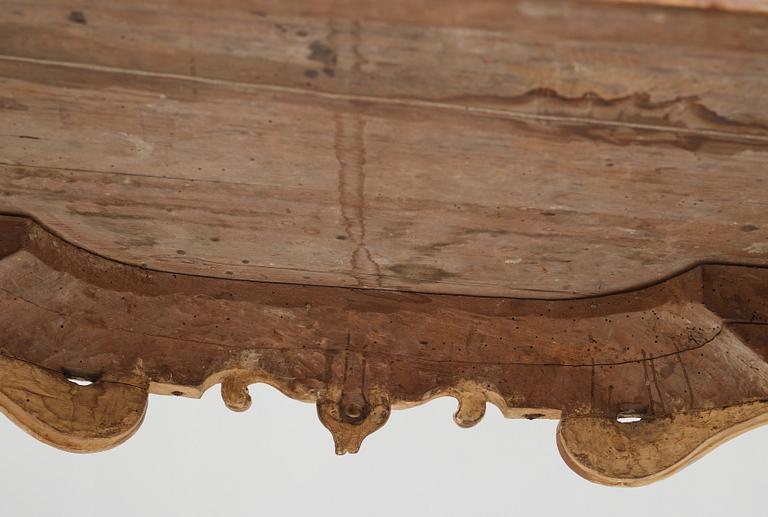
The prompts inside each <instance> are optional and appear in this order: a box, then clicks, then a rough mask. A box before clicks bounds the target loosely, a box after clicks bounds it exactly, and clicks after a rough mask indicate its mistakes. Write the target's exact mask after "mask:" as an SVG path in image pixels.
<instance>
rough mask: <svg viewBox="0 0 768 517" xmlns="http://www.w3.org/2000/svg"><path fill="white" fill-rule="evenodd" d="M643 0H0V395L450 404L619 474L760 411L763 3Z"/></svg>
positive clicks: (765, 106)
mask: <svg viewBox="0 0 768 517" xmlns="http://www.w3.org/2000/svg"><path fill="white" fill-rule="evenodd" d="M656 3H662V4H670V3H671V4H674V5H675V6H676V7H673V6H670V5H654V4H645V3H643V4H640V3H637V4H636V3H634V2H585V1H576V0H551V1H550V0H547V1H537V2H532V1H525V0H516V1H507V0H504V1H502V0H482V1H478V2H465V1H459V0H444V1H438V0H416V1H405V0H395V1H393V2H387V3H386V4H384V3H375V2H365V1H354V0H340V1H339V0H315V1H312V2H299V1H287V2H286V1H280V2H277V1H269V0H258V1H251V0H220V1H219V2H215V3H214V2H211V1H210V0H185V1H184V2H182V1H180V0H159V1H150V0H136V1H133V2H130V3H126V2H122V1H118V0H101V1H99V2H84V3H82V4H81V5H79V6H77V7H76V8H74V7H73V6H72V4H71V3H68V2H64V1H61V0H42V1H31V0H8V1H7V2H4V4H3V6H2V8H0V214H2V215H0V328H2V330H3V340H2V341H0V409H2V411H3V412H4V413H5V414H7V415H8V416H10V417H11V419H13V420H15V421H16V422H17V423H19V424H20V425H21V426H22V427H24V428H25V429H27V430H28V431H29V432H30V433H32V434H33V435H35V436H37V437H38V438H40V439H41V440H43V441H45V442H47V443H51V444H53V445H56V446H58V447H61V448H64V449H67V450H74V451H81V452H85V451H94V450H101V449H104V448H107V447H111V446H114V445H115V444H117V443H120V442H121V441H122V440H124V439H126V438H127V437H128V436H130V435H131V434H132V433H133V432H135V430H136V428H137V427H138V425H139V424H140V422H141V418H142V416H143V414H144V408H145V404H146V398H147V394H148V393H154V394H163V395H176V396H190V397H199V396H200V395H201V394H202V393H203V392H204V391H205V390H206V389H208V388H209V387H211V386H212V385H215V384H219V383H221V385H222V397H223V399H224V402H225V404H226V405H227V406H228V407H230V408H231V409H233V410H236V411H243V410H245V409H247V408H248V407H249V405H250V402H251V401H250V396H249V394H248V385H249V384H252V383H255V382H264V383H268V384H271V385H273V386H275V387H276V388H278V389H279V390H281V391H282V392H283V393H285V394H286V395H288V396H290V397H292V398H295V399H297V400H302V401H305V402H311V403H314V404H316V406H317V410H318V416H319V418H320V420H321V421H322V423H323V424H324V425H325V426H326V427H327V428H328V429H329V430H330V432H331V434H332V435H333V438H334V443H335V447H336V451H337V452H338V453H339V454H343V453H346V452H356V451H357V450H358V449H359V447H360V445H361V443H362V441H363V439H364V438H365V437H366V436H367V435H369V434H370V433H372V432H374V431H375V430H377V429H379V428H380V427H381V426H382V425H384V424H385V423H386V422H387V419H388V417H389V414H390V412H391V410H392V409H399V408H407V407H411V406H414V405H417V404H422V403H424V402H426V401H428V400H431V399H433V398H435V397H439V396H451V397H454V398H456V399H457V401H458V404H459V405H458V409H457V411H456V414H455V415H454V420H455V422H456V423H457V424H458V425H460V426H462V427H471V426H472V425H474V424H476V423H477V422H478V421H479V420H480V419H482V417H483V415H484V413H485V408H486V405H487V403H488V402H490V403H492V404H494V405H496V406H497V407H499V409H500V410H501V411H502V412H503V413H504V415H505V416H508V417H510V418H529V419H535V418H559V419H561V424H560V427H559V429H558V435H557V443H558V447H559V449H560V451H561V454H562V455H563V457H564V459H565V460H566V462H567V463H568V464H569V465H570V466H571V467H572V468H573V469H574V470H575V471H576V472H577V473H579V474H580V475H582V476H584V477H586V478H588V479H590V480H593V481H597V482H601V483H606V484H618V485H633V486H634V485H640V484H644V483H648V482H651V481H655V480H658V479H660V478H662V477H664V476H666V475H669V474H670V473H672V472H674V471H676V470H678V469H679V468H682V467H684V466H685V465H687V464H689V463H690V462H691V461H694V460H695V459H696V458H697V457H699V456H700V455H701V454H703V453H704V452H706V451H708V450H710V449H711V448H712V447H714V446H715V445H717V444H718V443H721V442H722V441H724V440H726V439H728V438H731V437H733V436H735V435H736V434H738V433H740V432H742V431H744V430H746V429H749V428H751V427H753V426H755V425H759V424H762V423H764V422H765V414H766V412H765V411H766V407H765V404H766V402H768V362H767V361H768V330H767V329H768V97H766V96H765V95H764V92H765V91H766V90H767V89H768V17H766V16H763V15H760V14H756V12H759V11H761V10H763V8H764V4H763V3H761V2H758V1H754V0H744V1H738V0H718V1H717V2H715V3H713V4H711V6H712V7H714V8H715V9H687V8H680V5H683V4H684V5H694V4H695V5H696V6H697V7H700V6H702V5H703V2H699V1H698V0H690V1H689V0H671V1H667V0H661V1H660V2H656ZM707 6H710V4H707ZM67 379H87V380H89V381H92V382H93V384H91V385H90V386H77V385H75V384H73V383H71V382H69V381H67ZM626 416H632V417H635V418H637V419H639V421H637V422H634V423H624V422H623V421H622V419H623V418H624V417H626Z"/></svg>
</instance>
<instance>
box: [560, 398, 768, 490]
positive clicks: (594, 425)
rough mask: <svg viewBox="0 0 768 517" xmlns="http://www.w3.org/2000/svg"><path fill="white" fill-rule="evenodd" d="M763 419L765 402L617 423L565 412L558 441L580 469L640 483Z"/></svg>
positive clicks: (602, 479)
mask: <svg viewBox="0 0 768 517" xmlns="http://www.w3.org/2000/svg"><path fill="white" fill-rule="evenodd" d="M766 422H768V402H753V403H747V404H741V405H738V406H731V407H725V408H715V409H709V410H703V411H682V412H680V413H677V414H675V415H671V416H665V417H662V418H653V419H650V420H640V421H638V422H626V423H621V422H618V421H615V420H610V419H607V418H604V417H590V416H582V417H574V418H564V419H563V420H561V421H560V425H559V426H558V429H557V446H558V449H559V450H560V454H561V455H562V457H563V459H564V460H565V461H566V463H568V465H569V466H570V467H571V468H572V469H573V470H574V471H576V472H577V473H578V474H579V475H581V476H583V477H585V478H586V479H589V480H591V481H596V482H598V483H603V484H606V485H624V486H640V485H646V484H648V483H651V482H653V481H658V480H659V479H663V478H665V477H667V476H669V475H671V474H673V473H675V472H676V471H678V470H680V469H681V468H683V467H685V466H687V465H689V464H690V463H692V462H694V461H696V460H697V459H698V458H699V457H701V456H703V455H704V454H706V453H707V452H709V451H710V450H712V449H713V448H715V447H717V446H718V445H720V444H721V443H723V442H725V441H727V440H730V439H731V438H735V437H736V436H738V435H740V434H742V433H744V432H746V431H749V430H750V429H754V428H755V427H758V426H761V425H764V424H765V423H766Z"/></svg>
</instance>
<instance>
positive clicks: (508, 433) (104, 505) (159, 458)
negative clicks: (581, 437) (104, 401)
mask: <svg viewBox="0 0 768 517" xmlns="http://www.w3.org/2000/svg"><path fill="white" fill-rule="evenodd" d="M251 394H252V395H253V399H254V400H253V406H252V407H251V409H250V410H249V411H248V412H246V413H234V412H231V411H229V410H228V409H226V408H225V407H224V404H223V403H222V402H221V399H220V398H219V389H218V387H214V388H212V389H211V390H209V391H208V392H207V393H206V394H205V396H204V397H203V400H192V399H184V398H174V397H161V396H151V397H150V402H149V409H148V412H147V417H146V420H145V422H144V424H143V426H142V427H141V428H140V429H139V431H138V433H137V434H136V435H135V436H134V437H133V438H131V439H130V440H128V441H127V442H126V443H124V444H123V445H121V446H119V447H117V448H116V449H113V450H111V451H107V452H102V453H98V454H90V455H76V454H70V453H65V452H61V451H58V450H56V449H53V448H51V447H49V446H46V445H43V444H41V443H40V442H38V441H37V440H35V439H33V438H31V437H29V436H27V435H26V434H25V433H24V432H23V431H21V430H19V429H18V428H16V427H15V425H14V424H12V423H11V422H10V421H9V420H7V419H5V418H2V417H0V438H1V440H0V496H1V497H0V516H2V517H23V516H45V517H59V516H66V517H69V516H82V517H86V516H94V517H95V516H99V517H122V516H126V517H127V516H130V517H152V516H174V515H179V516H184V517H193V516H206V517H211V516H222V517H237V516H246V515H247V516H269V517H273V516H277V515H296V516H302V517H316V516H325V515H328V516H331V515H332V516H343V515H360V516H365V517H375V516H385V515H386V516H408V517H410V516H413V517H421V516H425V515H426V516H453V515H455V516H462V517H475V516H494V515H503V516H514V515H554V514H555V513H558V514H560V515H564V516H568V517H571V516H580V515H584V516H590V517H595V516H603V515H605V516H608V515H610V516H613V517H615V516H617V515H621V516H643V517H649V516H652V517H663V516H667V515H670V516H688V515H690V516H696V517H700V516H709V515H712V516H751V515H759V516H762V515H765V514H766V505H765V496H766V494H765V492H763V490H765V489H766V477H765V475H764V473H763V472H762V468H763V466H764V465H765V457H766V454H765V452H766V451H768V427H766V428H761V429H757V430H754V431H751V432H749V433H747V434H746V435H742V436H740V437H738V438H736V439H735V440H733V441H731V442H727V443H726V444H724V445H722V446H721V447H719V448H718V449H716V450H715V451H714V452H712V453H710V454H709V455H707V456H705V457H704V458H703V459H701V460H699V461H698V462H697V463H695V464H693V465H692V466H690V467H688V468H686V469H684V470H683V471H681V472H679V473H678V474H676V475H674V476H672V477H671V478H668V479H667V480H664V481H661V482H659V483H656V484H654V485H651V486H648V487H643V488H633V489H629V488H608V487H603V486H599V485H595V484H592V483H589V482H587V481H585V480H583V479H581V478H580V477H578V476H576V475H575V474H573V473H572V472H571V471H570V470H569V469H568V468H567V467H566V466H565V464H564V463H563V462H562V460H561V459H560V456H559V454H558V452H557V448H556V445H555V427H556V424H557V422H555V421H530V422H529V421H518V420H505V419H504V418H502V417H501V415H500V414H499V412H498V411H497V410H496V409H495V407H493V406H490V405H489V407H488V413H487V414H486V417H485V419H484V420H483V421H482V422H480V424H479V425H478V426H476V427H474V428H472V429H461V428H459V427H457V426H456V425H455V424H454V423H453V421H452V419H451V416H452V413H453V411H454V410H455V408H456V402H455V401H454V400H453V399H448V398H444V399H438V400H435V401H432V402H429V403H427V404H426V405H423V406H420V407H417V408H413V409H408V410H404V411H394V412H393V413H392V416H391V417H390V420H389V422H388V423H387V425H386V426H384V428H382V429H381V430H379V431H377V432H376V433H374V434H373V435H371V436H369V437H368V438H367V439H366V441H365V442H364V443H363V447H362V449H361V451H360V453H359V454H357V455H346V456H342V457H337V456H335V455H334V454H333V441H332V439H331V436H330V433H328V431H327V430H326V429H325V428H324V427H323V426H322V424H320V421H319V420H318V419H317V415H316V412H315V408H314V406H313V405H310V404H305V403H301V402H296V401H293V400H291V399H288V398H286V397H285V396H283V395H281V394H279V393H278V392H277V391H276V390H274V389H273V388H270V387H268V386H264V385H258V386H252V387H251Z"/></svg>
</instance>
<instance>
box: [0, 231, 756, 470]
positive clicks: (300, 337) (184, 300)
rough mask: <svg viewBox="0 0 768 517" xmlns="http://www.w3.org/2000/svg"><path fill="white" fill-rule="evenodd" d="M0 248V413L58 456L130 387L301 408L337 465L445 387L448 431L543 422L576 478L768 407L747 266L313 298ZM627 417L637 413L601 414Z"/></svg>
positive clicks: (678, 462) (93, 441) (327, 292)
mask: <svg viewBox="0 0 768 517" xmlns="http://www.w3.org/2000/svg"><path fill="white" fill-rule="evenodd" d="M0 256H4V258H2V259H1V260H0V328H2V330H3V341H2V343H0V368H2V374H1V375H0V395H1V396H2V398H0V405H2V408H3V411H4V412H5V413H6V414H8V415H9V416H10V417H11V418H12V419H13V420H14V421H16V422H17V423H19V424H20V425H21V426H22V427H24V428H25V429H27V430H28V431H30V432H31V433H32V434H33V435H35V436H37V437H38V438H40V439H42V440H43V441H46V442H48V443H51V444H53V445H55V446H57V447H61V448H64V449H67V450H75V451H82V452H86V451H95V450H101V449H104V448H108V447H111V446H113V445H115V444H117V443H120V442H121V441H122V440H124V439H126V438H127V437H128V436H130V435H131V434H132V433H133V432H134V431H135V429H136V427H137V426H138V425H139V423H140V422H141V418H142V416H143V414H144V408H145V405H146V396H147V392H151V393H156V394H173V395H183V396H191V397H198V396H200V394H201V393H202V392H203V391H204V390H206V389H207V388H208V387H210V386H212V385H213V384H216V383H222V397H223V399H224V401H225V403H226V405H227V406H228V407H230V408H231V409H233V410H236V411H242V410H245V409H247V408H248V406H249V405H250V397H249V395H248V385H249V384H252V383H254V382H265V383H269V384H271V385H273V386H275V387H277V388H278V389H280V390H281V391H282V392H283V393H285V394H286V395H288V396H290V397H292V398H295V399H297V400H303V401H306V402H313V403H316V404H317V408H318V415H319V417H320V420H321V421H322V422H323V424H324V425H325V426H326V427H327V428H328V429H329V430H330V431H331V433H332V434H333V437H334V441H335V444H336V451H337V452H338V453H340V454H342V453H345V452H356V451H357V450H358V448H359V447H360V444H361V442H362V441H363V439H364V438H365V437H366V436H367V435H368V434H370V433H372V432H374V431H375V430H376V429H378V428H379V427H381V426H382V425H384V424H385V423H386V421H387V418H388V416H389V413H390V411H391V409H397V408H407V407H411V406H414V405H417V404H421V403H423V402H425V401H428V400H430V399H432V398H435V397H438V396H446V395H447V396H452V397H455V398H456V399H457V400H458V401H459V404H460V405H459V409H458V411H457V413H456V415H454V419H455V421H456V423H457V424H459V425H461V426H463V427H470V426H472V425H474V424H475V423H477V422H478V421H479V420H480V419H481V418H482V417H483V415H484V413H485V406H486V404H487V403H488V402H490V403H493V404H495V405H496V406H498V407H499V408H500V409H501V410H502V412H503V413H504V414H505V415H506V416H508V417H510V418H528V419H533V418H562V422H561V426H560V428H559V430H558V445H559V447H560V450H561V452H562V454H563V456H564V458H565V459H566V461H567V462H568V464H569V465H571V467H572V468H573V469H574V470H575V471H576V472H578V473H579V474H581V475H583V476H585V477H586V478H588V479H591V480H593V481H598V482H603V483H609V484H624V485H637V484H643V483H647V482H650V481H653V480H655V479H658V478H660V477H663V476H665V475H667V474H669V473H670V472H673V471H675V470H677V469H679V468H681V467H683V466H685V465H686V464H688V463H689V462H690V461H692V460H693V459H695V458H696V457H698V456H699V455H701V454H702V453H704V452H706V451H707V450H709V449H710V448H712V447H713V446H715V445H716V444H717V443H719V442H720V441H722V440H723V439H726V438H727V437H729V436H732V435H734V434H736V433H738V432H741V431H743V430H744V429H746V428H749V427H751V426H754V425H757V424H760V423H762V422H763V421H764V415H765V414H766V410H767V407H766V403H768V402H766V401H768V364H767V363H766V357H768V296H766V294H768V269H764V268H757V267H741V266H729V265H704V266H699V267H696V268H694V269H691V270H689V271H687V272H685V273H683V274H680V275H678V276H676V277H673V278H670V279H667V280H665V281H663V282H661V283H659V284H657V285H653V286H650V287H646V288H642V289H637V290H634V291H629V292H623V293H617V294H613V295H607V296H599V297H590V298H583V299H572V300H532V299H514V298H498V297H496V298H492V297H472V296H453V295H436V294H419V293H402V292H388V291H380V290H364V289H349V288H329V287H316V286H301V285H286V284H275V283H266V282H252V281H240V280H221V279H213V278H201V277H191V276H185V275H179V274H170V273H160V272H154V271H148V270H145V269H142V268H138V267H133V266H127V265H123V264H119V263H116V262H112V261H110V260H107V259H104V258H102V257H98V256H95V255H92V254H90V253H88V252H86V251H84V250H81V249H79V248H76V247H73V246H71V245H69V244H67V243H66V242H64V241H62V240H60V239H59V238H57V237H55V236H53V235H52V234H51V233H49V232H48V231H46V230H45V229H43V228H42V227H41V226H40V225H38V224H37V223H35V222H33V221H31V220H29V219H26V218H21V217H0ZM57 372H60V373H57ZM65 377H75V378H84V379H91V380H96V381H97V382H94V384H92V385H90V386H76V385H74V384H72V383H70V382H68V381H67V380H66V379H65ZM145 387H146V388H145ZM627 414H632V415H637V416H639V417H641V418H642V421H641V422H639V423H633V424H619V423H617V422H616V419H617V417H618V416H621V415H627Z"/></svg>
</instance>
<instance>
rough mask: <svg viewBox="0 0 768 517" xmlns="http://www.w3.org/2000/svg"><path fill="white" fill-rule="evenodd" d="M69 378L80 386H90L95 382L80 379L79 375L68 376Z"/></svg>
mask: <svg viewBox="0 0 768 517" xmlns="http://www.w3.org/2000/svg"><path fill="white" fill-rule="evenodd" d="M67 380H68V381H69V382H71V383H72V384H77V385H78V386H90V385H91V384H93V381H89V380H88V379H80V378H78V377H67Z"/></svg>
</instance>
